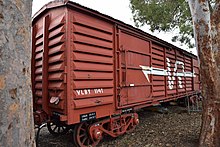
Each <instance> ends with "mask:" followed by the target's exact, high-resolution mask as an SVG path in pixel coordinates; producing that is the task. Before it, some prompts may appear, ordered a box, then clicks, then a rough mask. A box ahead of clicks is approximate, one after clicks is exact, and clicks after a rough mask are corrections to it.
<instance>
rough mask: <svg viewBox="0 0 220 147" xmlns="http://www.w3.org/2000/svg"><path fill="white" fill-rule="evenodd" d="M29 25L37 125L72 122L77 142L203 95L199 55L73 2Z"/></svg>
mask: <svg viewBox="0 0 220 147" xmlns="http://www.w3.org/2000/svg"><path fill="white" fill-rule="evenodd" d="M32 28H33V29H32V34H33V35H32V40H33V41H32V88H33V99H34V118H35V124H36V125H40V124H42V123H43V122H48V129H49V131H50V132H51V133H52V134H62V133H65V132H66V131H68V129H69V126H74V139H75V141H74V142H75V144H76V145H77V146H89V145H90V146H95V145H97V144H98V142H99V141H100V139H101V138H102V136H103V135H105V134H107V135H110V136H112V137H117V136H119V135H121V134H124V133H125V132H128V131H132V130H133V129H134V128H135V126H136V125H137V124H138V123H139V120H138V115H137V113H135V110H137V109H140V108H143V107H147V106H152V105H157V104H160V103H162V102H166V101H171V100H176V99H179V98H183V97H186V96H188V97H192V96H196V95H198V94H199V93H200V81H199V68H198V60H197V57H196V56H195V55H193V54H190V53H188V52H186V51H184V50H182V49H180V48H177V47H175V46H173V45H172V44H169V43H167V42H165V41H163V40H161V39H159V38H157V37H154V36H152V35H150V34H147V33H145V32H143V31H141V30H139V29H136V28H134V27H132V26H130V25H127V24H125V23H123V22H121V21H119V20H116V19H114V18H111V17H109V16H106V15H104V14H101V13H99V12H97V11H94V10H92V9H89V8H86V7H83V6H81V5H78V4H76V3H74V2H71V1H66V2H61V1H54V2H50V3H48V4H47V5H45V6H44V7H43V8H42V9H41V10H40V11H39V12H38V13H36V14H35V16H34V18H33V23H32Z"/></svg>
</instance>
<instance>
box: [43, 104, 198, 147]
mask: <svg viewBox="0 0 220 147" xmlns="http://www.w3.org/2000/svg"><path fill="white" fill-rule="evenodd" d="M167 108H168V113H167V114H161V113H158V112H152V111H146V110H141V111H140V112H138V114H139V118H140V124H139V125H138V126H137V127H136V129H135V130H134V131H133V132H132V133H130V134H125V135H122V136H120V137H118V138H111V137H107V136H106V137H104V139H103V140H102V141H101V142H100V143H99V145H98V147H196V146H197V145H198V140H199V131H200V126H201V114H200V113H199V112H195V113H187V109H186V108H185V107H179V106H167ZM71 136H72V133H71V132H69V133H68V134H66V135H63V136H59V137H54V136H52V135H51V134H50V133H49V132H48V131H47V128H44V129H43V130H42V131H41V135H40V139H39V147H49V146H53V147H71V146H74V145H73V143H72V137H71Z"/></svg>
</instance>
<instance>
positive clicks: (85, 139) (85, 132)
mask: <svg viewBox="0 0 220 147" xmlns="http://www.w3.org/2000/svg"><path fill="white" fill-rule="evenodd" d="M73 138H74V143H75V145H76V146H77V147H88V146H89V147H94V146H96V145H97V144H98V143H99V142H100V140H101V139H98V140H94V139H92V138H91V136H90V134H89V124H88V123H87V122H83V123H80V124H78V125H76V126H75V128H74V133H73Z"/></svg>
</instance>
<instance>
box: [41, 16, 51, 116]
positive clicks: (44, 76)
mask: <svg viewBox="0 0 220 147" xmlns="http://www.w3.org/2000/svg"><path fill="white" fill-rule="evenodd" d="M49 21H50V20H49V15H47V16H45V17H44V21H43V23H44V24H43V31H44V32H43V65H42V68H43V70H42V93H43V95H42V98H43V100H42V101H43V109H44V111H45V112H46V113H49V110H48V103H49V102H48V101H49V100H48V96H49V95H48V58H49V57H48V52H49V48H48V42H49V41H48V36H49Z"/></svg>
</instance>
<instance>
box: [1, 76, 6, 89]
mask: <svg viewBox="0 0 220 147" xmlns="http://www.w3.org/2000/svg"><path fill="white" fill-rule="evenodd" d="M4 88H5V77H4V76H2V75H0V90H2V89H4Z"/></svg>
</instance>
